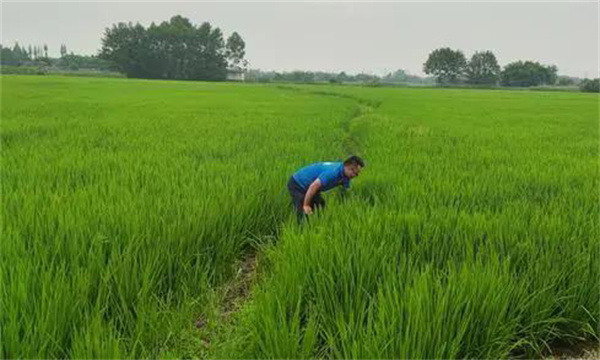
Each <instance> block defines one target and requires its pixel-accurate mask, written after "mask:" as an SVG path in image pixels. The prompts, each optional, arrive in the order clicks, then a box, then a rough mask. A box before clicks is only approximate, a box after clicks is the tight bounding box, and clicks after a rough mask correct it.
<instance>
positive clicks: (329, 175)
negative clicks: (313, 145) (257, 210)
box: [287, 156, 365, 222]
mask: <svg viewBox="0 0 600 360" xmlns="http://www.w3.org/2000/svg"><path fill="white" fill-rule="evenodd" d="M364 166H365V163H364V162H363V160H362V159H361V158H360V157H358V156H350V157H349V158H348V159H347V160H346V161H344V162H343V163H342V162H318V163H314V164H312V165H309V166H307V167H304V168H302V169H300V170H298V171H297V172H296V173H295V174H294V175H292V177H291V178H290V180H289V181H288V184H287V187H288V190H289V191H290V195H291V196H292V203H293V204H294V207H295V208H296V213H297V215H298V221H299V222H301V221H302V220H303V219H304V217H305V216H306V215H311V214H312V213H313V209H314V208H315V207H316V208H323V207H325V200H323V198H322V197H321V192H323V191H327V190H331V189H333V188H334V187H336V186H338V185H342V186H343V187H344V190H347V189H348V188H349V187H350V179H352V178H354V177H356V176H358V174H360V171H361V169H362V168H363V167H364Z"/></svg>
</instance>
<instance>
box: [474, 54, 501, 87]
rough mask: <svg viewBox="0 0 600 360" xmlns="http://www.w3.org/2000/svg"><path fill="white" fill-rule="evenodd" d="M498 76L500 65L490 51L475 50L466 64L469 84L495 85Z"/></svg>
mask: <svg viewBox="0 0 600 360" xmlns="http://www.w3.org/2000/svg"><path fill="white" fill-rule="evenodd" d="M499 76H500V66H499V65H498V61H497V60H496V56H495V55H494V53H492V52H491V51H483V52H476V53H475V54H473V56H472V57H471V60H470V61H469V63H468V65H467V79H468V82H469V83H470V84H479V85H495V84H496V83H497V82H498V78H499Z"/></svg>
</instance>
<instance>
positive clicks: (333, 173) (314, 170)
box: [293, 162, 350, 191]
mask: <svg viewBox="0 0 600 360" xmlns="http://www.w3.org/2000/svg"><path fill="white" fill-rule="evenodd" d="M293 177H294V180H296V182H297V183H298V185H300V187H301V188H303V189H304V190H308V187H309V186H310V184H312V183H313V182H314V181H315V180H317V179H319V180H321V191H327V190H330V189H333V188H334V187H336V186H338V185H340V184H341V185H343V186H344V188H346V189H348V188H349V187H350V179H348V178H347V177H346V175H344V163H342V162H318V163H314V164H312V165H309V166H307V167H303V168H302V169H300V170H298V171H297V172H296V173H295V174H294V176H293Z"/></svg>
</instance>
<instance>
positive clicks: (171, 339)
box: [0, 76, 600, 358]
mask: <svg viewBox="0 0 600 360" xmlns="http://www.w3.org/2000/svg"><path fill="white" fill-rule="evenodd" d="M1 81H2V95H1V96H2V97H1V101H2V102H1V111H2V113H1V115H2V119H1V123H0V136H1V138H0V146H1V152H0V171H1V174H0V175H1V188H0V195H1V206H0V209H1V224H0V226H1V228H0V230H1V238H2V240H1V248H0V250H1V251H0V260H1V261H0V281H1V283H0V285H1V286H0V302H1V304H2V306H1V310H0V324H1V325H2V326H1V328H0V334H1V349H2V350H1V355H2V358H58V357H60V358H65V357H66V358H169V357H172V358H179V357H222V358H508V357H539V356H543V354H545V353H546V352H547V351H548V349H549V348H552V346H553V344H556V343H561V344H565V343H566V344H578V343H581V342H582V341H586V340H590V339H591V340H596V339H597V337H598V335H599V323H598V320H599V319H600V284H599V279H600V244H599V241H600V240H599V239H600V202H599V194H600V168H599V161H598V160H599V159H598V157H599V155H600V153H599V141H600V140H599V138H600V133H599V98H598V96H597V95H594V94H581V93H559V92H528V91H499V90H498V91H490V90H487V91H486V90H466V89H461V90H452V89H389V88H385V89H384V88H361V87H349V86H289V85H251V84H226V83H198V82H175V81H143V80H128V79H96V78H68V77H33V76H29V77H28V76H3V77H2V79H1ZM349 153H356V154H359V155H361V156H362V157H363V158H364V159H365V160H366V162H367V167H366V168H365V170H364V171H363V172H362V174H361V176H360V177H358V178H357V179H356V180H354V181H353V185H352V190H351V194H350V196H349V197H348V198H345V199H341V198H339V197H338V196H337V194H336V193H335V191H332V193H331V194H329V193H328V194H326V198H327V201H328V206H327V209H326V210H325V211H323V212H320V213H318V214H316V215H314V216H313V218H312V219H311V221H310V222H309V223H308V224H307V225H305V226H301V227H299V226H298V225H297V224H296V223H295V219H294V214H293V212H292V209H291V205H290V200H289V196H288V194H287V192H286V188H285V184H286V182H287V180H288V178H289V176H290V175H291V174H292V173H293V172H294V171H295V170H296V169H297V168H299V167H301V166H303V165H306V164H308V163H311V162H314V161H324V160H336V159H343V158H344V157H345V156H347V155H348V154H349ZM248 253H257V258H258V259H259V261H258V262H259V267H260V271H259V273H258V274H257V276H256V281H255V282H254V283H253V286H252V288H251V289H250V291H249V293H248V294H246V295H245V296H244V298H243V299H241V300H240V302H241V305H240V307H239V309H238V310H236V312H235V314H232V315H231V317H232V320H229V321H227V322H226V323H225V322H224V323H223V324H222V325H220V326H218V331H215V334H213V335H212V337H211V338H209V340H205V341H208V342H210V344H208V345H206V344H203V343H202V341H200V340H198V339H199V337H200V333H201V332H202V330H198V329H194V325H193V324H194V321H195V320H194V319H196V318H197V317H198V316H199V314H207V313H210V312H211V311H217V310H215V303H216V302H218V301H216V300H215V299H217V298H218V297H217V296H216V295H215V294H217V293H218V292H219V289H221V288H223V287H225V286H227V285H228V284H229V283H230V282H231V281H232V279H235V277H236V273H237V268H238V267H237V264H239V261H240V260H241V259H243V258H244V257H245V256H247V254H248ZM217 321H218V320H217ZM211 326H212V325H211ZM205 335H206V334H202V336H205ZM183 337H187V339H191V340H185V341H182V338H183ZM203 346H204V349H203V350H200V348H202V347H203ZM194 347H198V349H199V350H197V351H196V350H195V349H194Z"/></svg>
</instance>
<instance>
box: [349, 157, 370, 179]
mask: <svg viewBox="0 0 600 360" xmlns="http://www.w3.org/2000/svg"><path fill="white" fill-rule="evenodd" d="M364 166H365V162H364V161H363V159H361V158H360V157H358V156H355V155H352V156H350V157H349V158H348V159H346V161H344V175H346V177H347V178H348V179H352V178H353V177H356V176H358V174H360V171H361V170H362V168H363V167H364Z"/></svg>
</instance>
